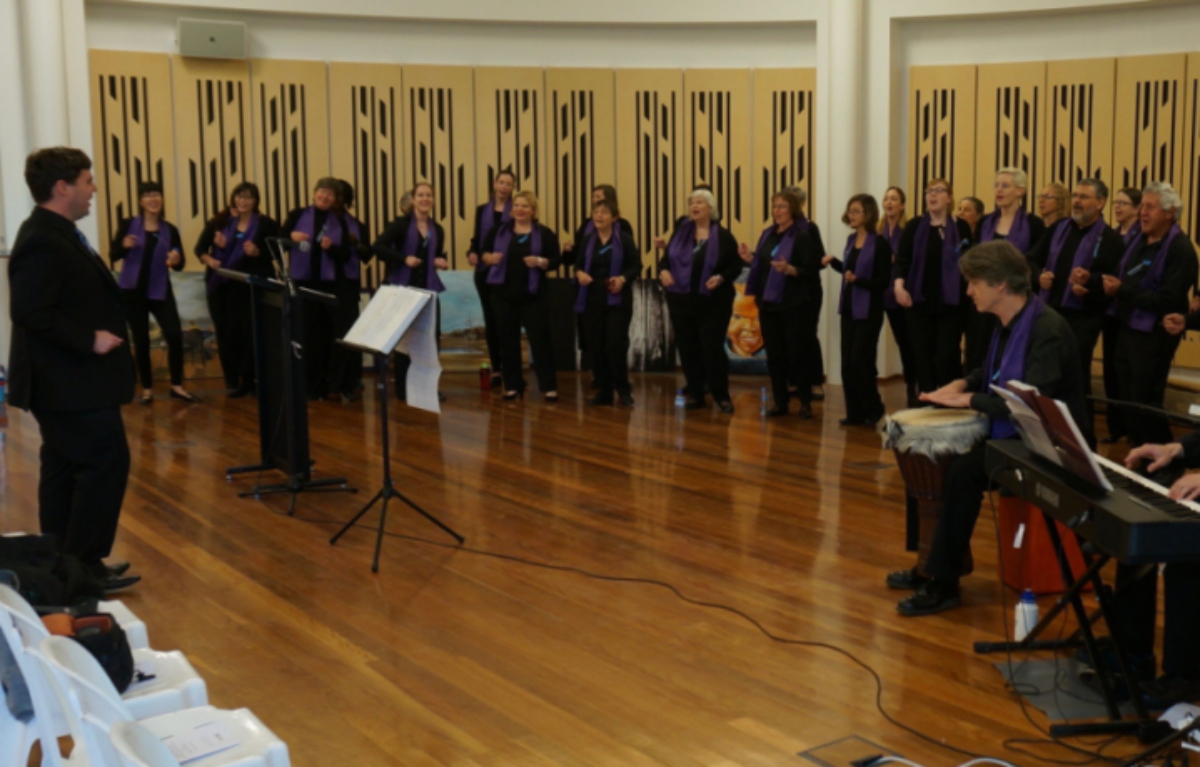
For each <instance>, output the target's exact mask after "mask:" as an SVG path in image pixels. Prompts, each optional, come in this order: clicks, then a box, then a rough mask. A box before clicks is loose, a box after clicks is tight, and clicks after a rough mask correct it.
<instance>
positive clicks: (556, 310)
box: [546, 277, 579, 371]
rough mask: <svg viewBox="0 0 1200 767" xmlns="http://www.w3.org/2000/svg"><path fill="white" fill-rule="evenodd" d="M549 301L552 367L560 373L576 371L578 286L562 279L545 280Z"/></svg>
mask: <svg viewBox="0 0 1200 767" xmlns="http://www.w3.org/2000/svg"><path fill="white" fill-rule="evenodd" d="M546 288H547V297H548V298H549V299H550V340H551V342H552V343H553V344H554V367H555V368H556V369H558V370H560V371H567V370H578V369H579V367H578V365H577V364H576V357H577V354H576V351H575V350H576V345H575V328H576V326H577V323H576V320H575V296H576V295H577V294H578V286H576V285H575V284H574V283H572V282H571V281H570V280H568V279H564V278H562V277H551V278H549V279H548V280H546Z"/></svg>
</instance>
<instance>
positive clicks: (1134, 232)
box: [1121, 221, 1142, 245]
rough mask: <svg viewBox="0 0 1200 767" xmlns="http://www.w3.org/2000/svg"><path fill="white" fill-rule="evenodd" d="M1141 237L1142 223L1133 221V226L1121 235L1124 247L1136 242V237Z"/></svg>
mask: <svg viewBox="0 0 1200 767" xmlns="http://www.w3.org/2000/svg"><path fill="white" fill-rule="evenodd" d="M1141 236H1142V222H1141V221H1134V222H1133V226H1131V227H1129V231H1128V232H1126V233H1125V234H1123V235H1121V239H1122V240H1124V241H1125V244H1126V245H1128V244H1129V243H1131V242H1133V241H1134V240H1136V239H1137V238H1138V237H1141Z"/></svg>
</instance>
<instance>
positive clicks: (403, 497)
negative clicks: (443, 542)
mask: <svg viewBox="0 0 1200 767" xmlns="http://www.w3.org/2000/svg"><path fill="white" fill-rule="evenodd" d="M392 494H393V495H395V496H396V497H397V498H399V499H400V500H402V501H404V502H405V503H407V504H408V505H409V506H410V507H412V509H413V511H415V512H417V513H418V514H420V515H421V516H422V517H425V519H428V520H429V521H430V522H432V523H433V524H435V525H437V526H438V527H440V528H442V530H444V531H445V532H446V534H448V535H449V536H450V537H451V538H453V539H454V540H456V541H458V542H459V543H460V544H461V543H465V542H466V540H467V539H466V538H463V537H462V536H461V535H459V534H458V533H456V532H454V531H453V530H451V529H450V528H449V527H447V526H446V525H445V524H443V523H442V521H441V520H440V519H438V518H437V517H435V516H433V515H432V514H430V513H429V512H428V511H425V509H422V508H421V507H420V506H418V505H417V504H415V503H413V502H412V501H411V500H409V498H408V496H406V495H405V494H404V493H401V492H400V491H399V490H395V489H393V490H392Z"/></svg>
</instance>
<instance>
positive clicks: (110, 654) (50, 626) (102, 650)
mask: <svg viewBox="0 0 1200 767" xmlns="http://www.w3.org/2000/svg"><path fill="white" fill-rule="evenodd" d="M42 623H44V624H45V626H46V629H47V630H48V631H49V632H50V633H51V634H56V635H58V636H68V637H71V638H72V639H74V640H75V641H76V642H78V643H79V644H81V645H83V646H84V647H85V648H86V649H87V651H88V652H90V653H91V654H92V657H94V658H95V659H96V660H97V661H99V663H100V666H101V668H103V669H104V672H105V673H106V674H108V678H109V679H111V680H112V683H113V686H114V687H116V688H117V692H125V691H126V690H128V689H129V685H130V684H131V683H132V682H133V675H134V667H133V649H132V648H130V646H129V638H128V637H127V636H125V630H124V629H123V628H121V626H120V625H119V624H118V623H117V621H116V619H115V618H113V617H112V616H111V615H109V614H108V613H96V614H95V615H85V616H82V617H78V618H74V617H71V616H69V615H66V614H62V613H60V614H57V615H47V616H43V617H42Z"/></svg>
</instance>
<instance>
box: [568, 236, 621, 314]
mask: <svg viewBox="0 0 1200 767" xmlns="http://www.w3.org/2000/svg"><path fill="white" fill-rule="evenodd" d="M599 244H600V237H599V235H597V234H595V226H594V225H593V227H592V233H591V234H589V235H588V238H587V246H586V250H585V253H586V255H585V256H584V257H583V271H585V272H587V273H588V274H591V273H592V256H593V255H595V253H596V247H597V246H598V245H599ZM608 247H610V248H612V258H611V259H609V262H610V263H609V267H608V276H609V277H616V276H617V275H619V274H620V273H621V268H622V266H624V263H625V247H624V246H623V245H621V229H620V228H619V227H617V226H613V228H612V236H611V237H610V238H609V240H608ZM575 282H576V283H578V282H579V280H578V279H576V280H575ZM591 287H592V286H591V285H580V286H579V291H578V292H577V293H576V295H575V312H576V313H577V314H583V312H584V310H585V309H587V297H588V289H589V288H591ZM608 305H609V306H620V305H621V294H620V293H609V294H608Z"/></svg>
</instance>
